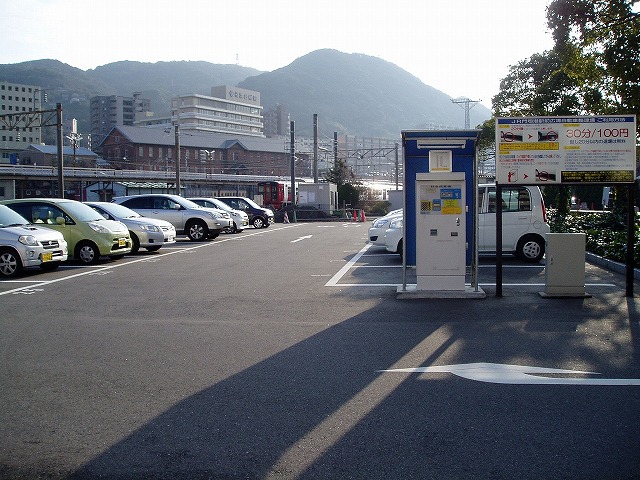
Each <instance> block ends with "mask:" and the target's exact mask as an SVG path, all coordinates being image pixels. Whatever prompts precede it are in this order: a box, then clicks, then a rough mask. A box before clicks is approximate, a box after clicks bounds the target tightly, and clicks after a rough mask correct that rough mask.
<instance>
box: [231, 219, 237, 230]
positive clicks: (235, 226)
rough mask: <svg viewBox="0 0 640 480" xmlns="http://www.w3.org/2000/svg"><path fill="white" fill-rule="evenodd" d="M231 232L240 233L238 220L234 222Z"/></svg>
mask: <svg viewBox="0 0 640 480" xmlns="http://www.w3.org/2000/svg"><path fill="white" fill-rule="evenodd" d="M231 233H238V225H237V224H236V222H233V227H231Z"/></svg>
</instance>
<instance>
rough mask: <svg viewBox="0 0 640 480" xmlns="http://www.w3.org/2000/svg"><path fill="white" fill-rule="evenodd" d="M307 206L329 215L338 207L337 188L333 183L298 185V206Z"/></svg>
mask: <svg viewBox="0 0 640 480" xmlns="http://www.w3.org/2000/svg"><path fill="white" fill-rule="evenodd" d="M302 205H309V206H313V207H315V208H317V209H319V210H323V211H325V212H327V213H329V214H332V213H333V211H334V210H335V209H336V208H337V205H338V186H337V185H336V184H335V183H326V182H325V183H302V182H300V183H299V184H298V206H302Z"/></svg>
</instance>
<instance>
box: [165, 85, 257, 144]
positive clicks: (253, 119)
mask: <svg viewBox="0 0 640 480" xmlns="http://www.w3.org/2000/svg"><path fill="white" fill-rule="evenodd" d="M171 121H172V123H174V124H175V123H177V124H179V125H180V131H181V132H201V133H226V134H232V135H249V136H254V137H264V120H263V115H262V106H261V105H260V93H259V92H254V91H252V90H246V89H243V88H238V87H229V86H227V85H222V86H218V87H213V88H212V89H211V96H206V95H198V94H187V95H180V96H178V97H175V98H173V99H172V101H171Z"/></svg>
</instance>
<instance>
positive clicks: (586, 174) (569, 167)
mask: <svg viewBox="0 0 640 480" xmlns="http://www.w3.org/2000/svg"><path fill="white" fill-rule="evenodd" d="M635 171H636V117H635V116H634V115H603V116H595V117H594V116H570V117H505V118H500V117H498V118H496V183H498V184H504V185H512V184H572V183H633V181H634V180H635Z"/></svg>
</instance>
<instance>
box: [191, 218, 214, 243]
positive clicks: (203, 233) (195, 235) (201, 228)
mask: <svg viewBox="0 0 640 480" xmlns="http://www.w3.org/2000/svg"><path fill="white" fill-rule="evenodd" d="M208 235H209V227H207V224H206V223H204V222H203V221H202V220H194V221H192V222H191V223H189V225H188V226H187V236H188V237H189V240H191V241H192V242H199V241H200V240H204V239H206V238H207V236H208Z"/></svg>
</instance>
